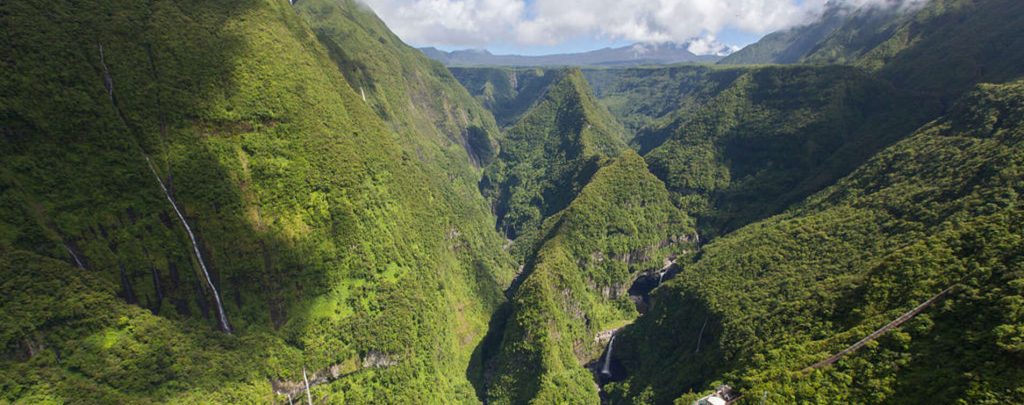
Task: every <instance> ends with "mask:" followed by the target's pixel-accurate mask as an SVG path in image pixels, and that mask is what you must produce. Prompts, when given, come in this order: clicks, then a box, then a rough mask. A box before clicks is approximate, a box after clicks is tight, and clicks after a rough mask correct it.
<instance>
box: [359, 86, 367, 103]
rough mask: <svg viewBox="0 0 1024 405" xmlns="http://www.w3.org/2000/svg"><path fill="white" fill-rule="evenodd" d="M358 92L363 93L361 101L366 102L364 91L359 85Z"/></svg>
mask: <svg viewBox="0 0 1024 405" xmlns="http://www.w3.org/2000/svg"><path fill="white" fill-rule="evenodd" d="M359 94H362V95H363V102H364V103H365V102H366V92H365V91H363V88H362V87H359Z"/></svg>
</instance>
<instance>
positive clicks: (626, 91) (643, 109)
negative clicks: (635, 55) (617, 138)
mask: <svg viewBox="0 0 1024 405" xmlns="http://www.w3.org/2000/svg"><path fill="white" fill-rule="evenodd" d="M747 70H748V69H747V68H745V67H721V66H702V65H676V66H666V67H657V68H653V67H638V68H629V69H586V70H584V71H583V75H584V76H585V77H586V78H587V82H588V83H590V86H591V88H593V89H594V95H595V96H596V97H597V99H598V102H600V103H601V104H602V105H604V106H605V107H607V108H608V111H609V112H611V113H612V115H613V116H615V118H617V119H618V120H619V122H622V125H623V126H625V127H626V131H627V136H629V137H630V139H629V140H630V141H631V140H632V138H631V137H633V136H634V135H636V133H637V132H639V131H641V130H642V129H643V128H645V127H647V126H652V125H656V124H657V122H658V120H659V119H661V118H664V117H667V116H669V115H670V114H671V113H672V112H675V111H678V110H684V109H685V110H688V109H694V108H697V107H699V106H700V105H702V104H704V103H706V102H707V101H708V100H709V99H710V98H711V97H714V96H715V95H717V94H718V93H720V92H722V91H723V90H725V89H726V88H728V87H729V85H730V84H732V82H733V81H735V80H736V78H737V77H740V76H741V75H742V74H743V73H745V72H746V71H747Z"/></svg>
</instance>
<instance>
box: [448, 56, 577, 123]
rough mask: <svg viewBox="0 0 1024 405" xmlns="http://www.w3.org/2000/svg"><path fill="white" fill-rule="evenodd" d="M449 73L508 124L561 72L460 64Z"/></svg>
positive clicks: (535, 99)
mask: <svg viewBox="0 0 1024 405" xmlns="http://www.w3.org/2000/svg"><path fill="white" fill-rule="evenodd" d="M449 69H451V72H452V74H453V75H454V76H455V78H456V79H458V81H459V83H461V84H462V85H463V86H465V88H466V89H467V90H469V92H470V93H471V94H473V96H474V97H475V98H476V99H477V100H479V101H480V102H481V103H483V105H484V107H486V108H487V109H488V110H490V111H491V113H493V114H494V119H495V120H497V121H498V125H500V126H501V127H502V128H507V127H510V126H512V125H514V124H515V123H516V122H518V121H519V118H521V117H522V115H523V114H525V113H526V112H527V111H528V110H529V109H530V107H532V106H533V104H534V103H535V102H537V100H538V99H540V98H541V97H542V96H544V94H545V91H546V89H547V88H548V86H550V85H551V83H552V82H554V81H556V80H558V79H559V78H560V77H561V75H559V74H557V73H553V72H557V70H555V71H549V70H545V69H540V68H534V69H526V68H518V69H517V68H498V67H481V68H459V67H452V68H449Z"/></svg>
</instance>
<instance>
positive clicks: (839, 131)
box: [634, 66, 934, 236]
mask: <svg viewBox="0 0 1024 405" xmlns="http://www.w3.org/2000/svg"><path fill="white" fill-rule="evenodd" d="M911 100H912V99H911V98H910V97H908V96H907V95H906V94H905V93H903V92H901V91H899V90H897V89H895V88H894V87H893V86H891V85H889V84H887V83H886V82H884V81H881V80H877V79H874V78H872V77H871V76H869V75H867V74H864V73H862V72H860V71H858V70H856V69H854V68H848V67H843V66H830V67H763V68H755V69H750V70H748V71H745V72H743V73H742V74H741V75H739V76H738V77H736V78H735V80H732V81H731V82H730V83H729V84H728V85H727V86H726V87H725V89H724V90H722V91H721V92H719V93H717V94H715V95H714V96H712V97H710V98H708V99H706V100H705V101H703V102H702V103H699V104H695V105H691V104H683V105H682V107H681V108H680V109H679V110H677V111H675V112H672V113H670V114H668V115H667V116H665V117H663V118H662V119H660V120H659V121H658V122H656V123H655V124H653V125H651V126H648V127H645V128H644V129H642V130H641V131H640V133H638V134H637V137H636V138H635V139H634V144H635V145H636V146H637V147H638V148H639V149H640V152H641V153H642V154H644V157H645V159H646V160H647V162H648V164H649V165H650V166H651V171H652V172H654V174H655V175H657V176H658V177H659V178H661V179H662V180H664V181H665V184H666V185H667V186H668V188H669V190H671V191H673V192H675V193H677V196H678V198H679V199H680V204H681V205H683V206H685V207H687V210H688V211H690V212H692V213H694V214H695V215H697V216H698V217H699V218H701V219H702V222H701V228H702V232H703V233H708V234H709V236H713V235H718V234H723V233H725V232H728V231H730V230H733V229H736V228H739V227H740V226H742V225H745V224H748V223H750V222H753V221H755V220H758V219H761V218H765V217H767V216H770V215H772V214H776V213H779V212H781V211H782V210H783V209H785V207H787V206H789V205H790V204H793V203H796V202H798V201H800V200H801V199H803V198H804V197H806V196H808V195H810V194H811V193H813V192H815V191H818V190H820V189H822V188H824V187H826V186H828V185H830V184H832V183H833V182H834V181H835V180H837V179H839V178H841V177H842V176H844V175H846V174H848V173H849V172H850V171H852V170H853V169H854V168H856V167H857V166H858V165H859V164H860V163H862V162H864V161H865V160H866V159H867V158H869V157H870V156H871V155H872V154H873V153H874V152H875V151H877V150H879V149H881V148H882V147H884V146H887V145H888V144H891V143H892V142H895V141H896V140H898V139H899V137H901V136H903V135H904V134H907V133H909V132H910V131H912V130H913V129H914V128H915V127H916V126H918V125H920V124H922V123H923V122H924V121H925V120H926V119H927V118H926V117H928V115H927V114H929V112H930V111H933V110H934V108H933V107H931V106H929V104H928V103H921V104H916V105H915V104H914V103H912V102H910V101H911Z"/></svg>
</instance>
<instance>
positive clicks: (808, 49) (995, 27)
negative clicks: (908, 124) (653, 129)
mask: <svg viewBox="0 0 1024 405" xmlns="http://www.w3.org/2000/svg"><path fill="white" fill-rule="evenodd" d="M1021 26H1024V3H1022V2H1020V1H1017V0H928V1H926V2H918V3H916V4H913V5H909V3H908V2H891V3H890V4H889V5H887V6H878V5H872V4H869V5H866V6H864V7H862V8H859V9H852V10H851V9H849V6H840V7H836V8H833V9H831V10H829V11H828V12H827V13H825V15H824V16H823V18H822V19H821V20H819V21H817V22H815V23H813V24H810V25H808V26H805V27H800V28H796V29H793V30H790V31H786V32H779V33H773V34H770V35H768V36H766V37H764V38H763V39H761V40H760V41H758V42H757V43H755V44H753V45H750V46H748V47H746V48H744V49H743V50H741V51H739V52H736V53H735V54H733V55H730V56H729V57H726V58H724V59H722V60H721V61H720V62H719V63H720V64H751V63H754V64H756V63H806V64H829V63H842V64H849V65H855V66H859V67H862V68H864V69H866V70H868V71H873V72H878V73H879V77H882V78H885V79H887V80H890V81H892V82H893V83H894V84H896V85H898V86H901V87H903V88H907V89H913V90H915V91H919V92H922V93H924V94H925V95H927V96H929V97H937V98H940V99H941V100H942V101H943V102H945V103H946V104H949V103H951V102H953V101H955V100H957V99H958V98H959V97H960V95H961V94H963V93H964V92H965V91H968V90H970V89H971V88H972V87H973V86H974V85H975V84H976V83H979V82H1005V81H1008V80H1013V79H1015V78H1016V77H1017V74H1019V66H1021V65H1024V54H1022V53H1021V52H1018V51H1017V50H1019V49H1021V48H1024V36H1022V35H1020V27H1021ZM780 39H782V40H781V41H780ZM769 55H770V56H769Z"/></svg>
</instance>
